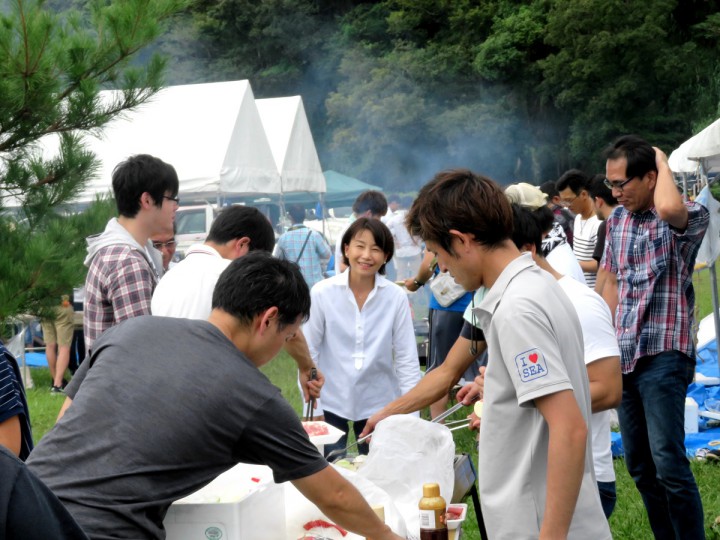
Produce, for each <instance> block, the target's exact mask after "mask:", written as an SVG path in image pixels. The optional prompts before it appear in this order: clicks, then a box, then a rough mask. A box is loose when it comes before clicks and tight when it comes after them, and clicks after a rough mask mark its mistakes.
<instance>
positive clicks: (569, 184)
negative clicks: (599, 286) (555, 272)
mask: <svg viewBox="0 0 720 540" xmlns="http://www.w3.org/2000/svg"><path fill="white" fill-rule="evenodd" d="M588 184H589V178H588V177H587V175H586V174H585V173H584V172H582V171H579V170H577V169H570V170H569V171H567V172H565V173H564V174H563V175H562V176H561V177H560V179H559V180H558V181H557V184H556V187H557V190H558V192H559V193H560V202H561V204H562V205H563V206H565V207H566V208H569V209H570V210H572V212H573V213H574V214H575V225H574V226H573V253H575V257H576V258H577V260H578V262H579V263H580V268H582V271H583V274H584V275H585V282H586V283H587V285H588V287H590V288H594V287H595V278H596V274H597V269H598V263H597V261H595V260H594V259H593V257H592V255H593V251H594V250H595V244H596V243H597V231H598V227H599V226H600V220H599V219H598V217H597V216H596V215H595V205H594V204H593V200H592V197H591V196H590V192H589V191H588Z"/></svg>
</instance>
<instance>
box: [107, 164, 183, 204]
mask: <svg viewBox="0 0 720 540" xmlns="http://www.w3.org/2000/svg"><path fill="white" fill-rule="evenodd" d="M112 188H113V193H114V194H115V204H116V205H117V209H118V213H119V214H120V215H121V216H125V217H129V218H132V217H135V216H136V215H137V213H138V212H139V211H140V197H141V196H142V194H143V193H146V192H147V193H149V194H150V196H151V197H152V198H153V201H155V206H157V207H160V206H162V204H163V197H164V195H165V194H166V193H168V192H169V193H170V196H171V197H177V194H178V191H179V190H180V181H179V180H178V175H177V172H175V168H174V167H173V166H172V165H170V164H168V163H165V162H164V161H163V160H161V159H159V158H156V157H154V156H151V155H149V154H138V155H135V156H131V157H129V158H128V159H126V160H125V161H123V162H121V163H118V164H117V165H116V166H115V168H114V169H113V172H112Z"/></svg>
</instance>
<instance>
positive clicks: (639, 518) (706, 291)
mask: <svg viewBox="0 0 720 540" xmlns="http://www.w3.org/2000/svg"><path fill="white" fill-rule="evenodd" d="M694 282H695V287H696V291H695V292H696V296H697V304H698V320H700V319H701V318H702V317H704V316H705V315H707V314H709V313H710V312H711V311H712V296H711V289H710V273H709V271H708V270H702V271H700V272H697V273H696V274H695V277H694ZM263 371H264V372H265V374H266V375H267V376H268V377H269V378H270V379H271V380H272V381H273V382H274V383H275V384H276V385H277V386H278V387H280V388H281V389H282V391H283V394H284V395H285V397H286V398H287V399H288V401H289V402H290V403H291V404H292V405H293V407H294V408H295V410H296V411H297V412H298V414H299V415H301V414H302V408H301V402H300V397H299V391H298V389H297V384H296V378H295V373H296V372H295V368H294V363H293V362H292V360H291V359H290V358H289V357H287V356H286V355H284V354H281V355H280V356H279V357H278V358H276V359H275V360H274V361H273V362H271V363H270V364H268V365H267V366H265V367H264V368H263ZM32 375H33V380H34V382H35V388H34V389H32V390H28V392H27V397H28V403H29V406H30V414H31V417H32V423H33V435H34V439H35V441H36V442H37V441H39V440H40V438H41V437H42V436H43V435H44V434H45V433H46V432H47V431H48V430H49V429H50V428H51V427H52V425H53V424H54V422H55V418H56V416H57V413H58V411H59V410H60V406H61V404H62V402H63V400H64V398H63V397H62V396H58V395H53V394H50V392H49V389H50V374H49V372H48V370H47V369H33V370H32ZM467 412H468V411H466V412H463V411H460V412H459V413H456V417H453V418H451V419H460V418H462V417H464V415H465V414H467ZM453 433H454V437H455V443H456V446H457V452H458V453H460V452H467V453H469V454H470V455H471V456H473V459H476V454H477V451H476V445H475V441H474V436H473V434H471V433H470V432H468V431H464V430H459V431H455V432H453ZM692 468H693V472H694V474H695V478H696V479H697V482H698V485H699V487H700V493H701V496H702V500H703V505H704V509H705V529H706V534H707V538H708V540H720V526H718V527H717V528H715V527H713V524H714V521H715V518H716V517H718V516H720V489H718V486H720V464H714V463H699V462H693V463H692ZM615 472H616V474H617V492H618V501H617V505H616V507H615V512H614V513H613V515H612V516H611V518H610V529H611V530H612V534H613V537H614V538H615V539H617V540H623V539H628V540H630V539H632V540H639V539H640V540H642V539H651V538H652V537H653V536H652V533H651V531H650V526H649V524H648V520H647V516H646V514H645V508H644V507H643V504H642V500H641V499H640V496H639V494H638V492H637V490H636V489H635V486H634V484H633V482H632V479H631V478H630V477H629V475H628V473H627V470H626V468H625V463H624V461H623V460H622V459H618V460H615ZM419 497H420V495H418V500H419ZM466 502H468V506H469V511H468V517H467V519H466V521H465V524H464V527H463V533H464V534H463V540H479V538H480V534H479V533H478V530H477V524H476V519H475V513H474V510H473V505H472V501H471V500H470V499H469V498H468V500H467V501H466Z"/></svg>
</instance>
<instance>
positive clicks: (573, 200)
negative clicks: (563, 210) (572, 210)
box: [560, 195, 580, 206]
mask: <svg viewBox="0 0 720 540" xmlns="http://www.w3.org/2000/svg"><path fill="white" fill-rule="evenodd" d="M579 196H580V195H575V196H574V197H573V198H572V199H570V200H569V201H568V200H567V199H560V205H561V206H570V205H571V204H572V203H574V202H575V199H577V198H578V197H579Z"/></svg>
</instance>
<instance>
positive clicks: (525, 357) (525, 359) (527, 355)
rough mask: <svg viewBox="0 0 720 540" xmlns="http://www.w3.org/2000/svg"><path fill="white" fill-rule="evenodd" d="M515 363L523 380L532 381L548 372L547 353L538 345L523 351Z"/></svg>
mask: <svg viewBox="0 0 720 540" xmlns="http://www.w3.org/2000/svg"><path fill="white" fill-rule="evenodd" d="M515 365H516V366H517V370H518V374H519V375H520V380H521V381H522V382H530V381H534V380H535V379H539V378H540V377H544V376H545V375H547V373H548V367H547V362H546V361H545V355H543V353H542V351H541V350H540V349H538V348H537V347H536V348H534V349H530V350H529V351H525V352H522V353H520V354H518V355H517V356H516V357H515Z"/></svg>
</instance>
